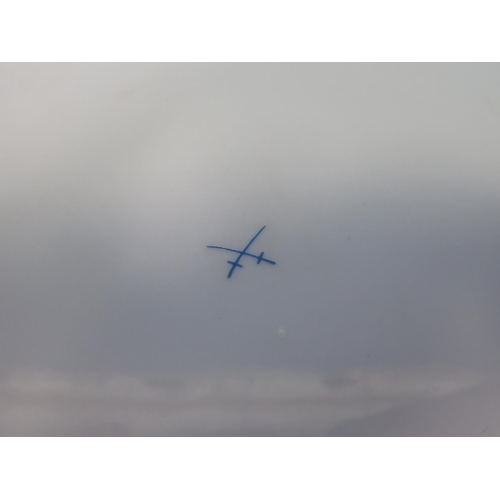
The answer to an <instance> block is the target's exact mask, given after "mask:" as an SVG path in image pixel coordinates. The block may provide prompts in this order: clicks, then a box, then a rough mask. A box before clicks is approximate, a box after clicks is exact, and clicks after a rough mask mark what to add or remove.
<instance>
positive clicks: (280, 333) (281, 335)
mask: <svg viewBox="0 0 500 500" xmlns="http://www.w3.org/2000/svg"><path fill="white" fill-rule="evenodd" d="M278 338H279V339H281V340H283V339H285V338H286V330H285V329H284V328H283V327H282V328H280V329H279V330H278Z"/></svg>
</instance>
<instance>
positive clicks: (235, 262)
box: [207, 226, 276, 278]
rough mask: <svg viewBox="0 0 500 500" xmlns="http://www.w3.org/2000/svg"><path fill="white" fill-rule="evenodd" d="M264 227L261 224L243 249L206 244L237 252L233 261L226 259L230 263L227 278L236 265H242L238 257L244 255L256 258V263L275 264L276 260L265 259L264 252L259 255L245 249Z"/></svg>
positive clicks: (208, 246) (209, 246)
mask: <svg viewBox="0 0 500 500" xmlns="http://www.w3.org/2000/svg"><path fill="white" fill-rule="evenodd" d="M265 228H266V226H263V227H262V228H261V229H260V230H259V231H258V232H257V234H256V235H255V236H254V237H253V238H252V239H251V240H250V241H249V242H248V245H247V246H246V247H245V248H244V249H243V250H234V249H233V248H227V247H219V246H214V245H207V248H218V249H220V250H227V251H229V252H234V253H237V254H239V255H238V258H237V259H236V260H235V261H234V262H233V261H230V260H228V261H227V263H228V264H231V266H232V267H231V269H230V270H229V274H228V275H227V277H228V278H230V277H231V276H232V274H233V272H234V270H235V269H236V268H237V267H243V266H242V265H241V264H240V263H239V261H240V259H241V258H242V257H243V256H244V255H247V256H248V257H253V258H254V259H257V264H260V263H261V262H267V263H268V264H272V265H275V264H276V262H274V261H273V260H269V259H265V258H264V252H261V253H260V255H254V254H252V253H248V252H247V250H248V249H249V248H250V245H251V244H252V243H253V242H254V241H255V240H256V239H257V237H258V236H259V234H260V233H262V231H264V229H265Z"/></svg>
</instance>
